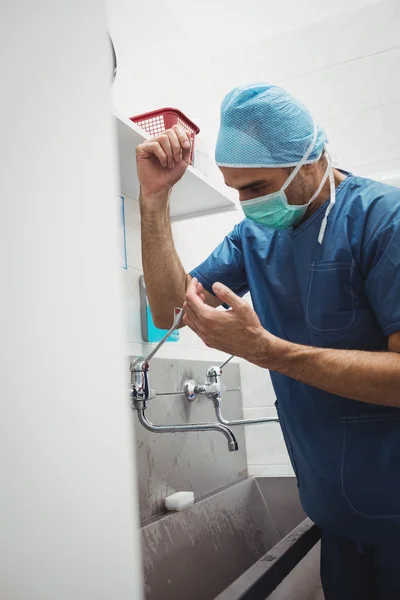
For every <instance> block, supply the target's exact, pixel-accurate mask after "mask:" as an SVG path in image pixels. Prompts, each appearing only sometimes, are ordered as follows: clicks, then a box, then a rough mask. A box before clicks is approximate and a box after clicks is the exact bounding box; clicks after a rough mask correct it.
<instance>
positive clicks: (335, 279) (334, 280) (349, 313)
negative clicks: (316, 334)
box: [306, 260, 355, 332]
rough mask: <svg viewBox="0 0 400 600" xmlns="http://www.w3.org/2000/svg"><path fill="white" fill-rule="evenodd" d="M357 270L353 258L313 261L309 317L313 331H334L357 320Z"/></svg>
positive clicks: (307, 310) (311, 266)
mask: <svg viewBox="0 0 400 600" xmlns="http://www.w3.org/2000/svg"><path fill="white" fill-rule="evenodd" d="M354 269H355V261H354V260H353V261H351V262H348V263H347V262H338V261H335V260H323V261H318V262H313V263H311V265H310V269H309V274H310V279H309V286H308V293H307V300H306V319H307V324H308V325H309V326H310V327H311V328H312V329H313V330H315V331H325V332H335V331H339V330H341V329H346V328H348V327H350V326H351V325H352V323H353V321H354V319H355V306H354V293H353V276H354Z"/></svg>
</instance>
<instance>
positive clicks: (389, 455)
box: [341, 409, 400, 519]
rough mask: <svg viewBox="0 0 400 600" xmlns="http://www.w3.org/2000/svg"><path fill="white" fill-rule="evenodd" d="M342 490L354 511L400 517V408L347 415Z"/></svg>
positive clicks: (344, 430) (344, 432)
mask: <svg viewBox="0 0 400 600" xmlns="http://www.w3.org/2000/svg"><path fill="white" fill-rule="evenodd" d="M342 424H343V455H342V468H341V472H342V491H343V495H344V497H345V499H346V501H347V503H348V504H349V506H350V508H351V509H352V511H353V512H355V513H357V514H359V515H361V516H363V517H369V518H372V519H373V518H375V519H379V518H381V519H385V518H386V519H389V518H398V517H400V409H393V411H390V409H389V410H388V411H384V412H377V413H375V414H374V412H370V413H365V414H361V415H358V416H343V418H342Z"/></svg>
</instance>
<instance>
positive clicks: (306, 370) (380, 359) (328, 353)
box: [254, 340, 400, 407]
mask: <svg viewBox="0 0 400 600" xmlns="http://www.w3.org/2000/svg"><path fill="white" fill-rule="evenodd" d="M260 347H262V344H261V346H260ZM265 348H266V352H265V354H264V355H263V352H262V351H261V352H260V356H259V357H258V358H257V359H256V361H254V362H256V364H258V365H259V366H260V367H265V368H268V369H270V370H273V371H277V372H278V373H282V374H283V375H288V376H289V377H292V378H293V379H297V380H298V381H301V382H303V383H306V384H308V385H311V386H313V387H316V388H319V389H322V390H325V391H327V392H330V393H332V394H337V395H338V396H344V397H346V398H351V399H353V400H360V401H361V402H368V403H371V404H382V405H386V406H396V407H400V354H398V353H397V352H363V351H359V350H333V349H329V348H313V347H309V346H301V345H299V344H292V343H290V342H286V341H284V340H278V341H277V347H276V349H275V350H273V352H272V356H271V345H270V342H267V341H266V344H265Z"/></svg>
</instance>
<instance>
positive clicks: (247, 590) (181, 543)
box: [141, 477, 319, 600]
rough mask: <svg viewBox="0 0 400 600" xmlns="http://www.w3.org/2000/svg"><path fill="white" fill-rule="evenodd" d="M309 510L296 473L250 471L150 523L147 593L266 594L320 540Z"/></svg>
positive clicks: (153, 599) (186, 598)
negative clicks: (263, 474)
mask: <svg viewBox="0 0 400 600" xmlns="http://www.w3.org/2000/svg"><path fill="white" fill-rule="evenodd" d="M305 518H306V516H305V514H304V513H303V511H302V509H301V507H300V503H299V500H298V496H297V489H296V483H295V480H294V479H293V478H289V477H288V478H281V477H279V478H258V479H253V478H246V479H244V480H242V481H240V482H239V483H235V484H233V485H231V486H229V487H227V488H225V489H223V490H220V491H218V492H215V493H213V494H210V495H208V496H207V497H204V498H202V499H200V500H198V501H197V502H196V503H195V504H194V505H193V506H192V507H191V508H189V509H188V510H185V511H182V512H176V513H169V514H165V515H161V516H159V517H157V518H155V519H153V520H152V521H148V522H147V523H144V524H143V526H142V528H141V535H142V553H143V568H144V578H145V595H146V600H214V599H215V598H217V597H218V598H219V600H236V599H237V600H239V599H240V598H242V599H246V600H257V599H260V600H265V598H267V597H269V594H270V593H271V591H272V590H274V589H275V588H276V587H277V585H279V583H280V582H281V581H282V579H283V578H284V577H285V576H286V575H287V574H288V573H289V572H290V571H291V570H292V569H293V567H294V566H295V565H296V564H297V563H298V562H299V561H300V560H301V559H302V557H303V556H304V555H305V554H307V552H308V551H309V550H310V548H311V547H312V546H313V545H314V544H315V543H316V541H317V540H318V536H319V534H318V531H317V528H316V527H315V526H314V525H313V524H312V523H311V522H310V521H309V520H308V519H307V520H306V521H304V519H305ZM300 524H301V525H300ZM299 525H300V527H298V526H299ZM296 527H297V529H296ZM291 532H294V533H291ZM282 540H283V541H282ZM296 597H297V596H296Z"/></svg>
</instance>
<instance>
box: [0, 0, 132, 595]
mask: <svg viewBox="0 0 400 600" xmlns="http://www.w3.org/2000/svg"><path fill="white" fill-rule="evenodd" d="M0 12H1V14H0V37H1V40H2V44H4V46H3V48H4V49H6V50H5V51H3V52H2V53H1V54H0V66H1V74H2V86H3V90H7V92H6V93H3V97H2V110H1V111H0V131H1V141H0V155H1V157H0V171H1V176H0V271H1V294H0V329H1V334H0V356H1V377H0V399H1V402H0V412H1V415H0V446H1V450H0V473H1V493H0V521H1V522H0V531H1V535H0V556H1V560H0V597H1V598H2V600H27V599H28V598H29V599H30V600H70V599H72V598H74V600H90V599H96V600H110V599H111V598H118V600H128V599H129V600H139V599H140V598H141V597H142V585H141V569H140V553H139V544H138V533H137V526H138V519H137V512H138V511H137V495H136V481H135V460H134V445H133V435H134V434H133V431H132V429H131V424H132V421H131V409H130V406H129V400H128V397H127V389H126V378H125V375H124V370H123V362H124V360H123V339H122V330H123V325H122V293H121V289H120V288H121V286H120V269H119V262H118V258H119V257H118V245H117V240H118V237H117V231H118V228H117V214H116V210H115V202H114V200H113V199H114V198H115V195H116V171H115V169H113V165H114V156H113V154H114V148H113V132H112V120H111V111H110V74H111V69H110V66H111V60H110V52H109V45H108V40H107V36H106V28H105V15H104V14H103V9H102V5H101V3H99V2H98V1H97V0H91V1H88V2H86V3H85V10H84V11H83V10H82V4H81V2H78V1H76V0H71V1H70V2H64V1H63V0H42V1H41V2H31V0H21V1H19V2H7V3H2V4H1V8H0ZM77 24H78V25H79V26H78V27H77Z"/></svg>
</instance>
